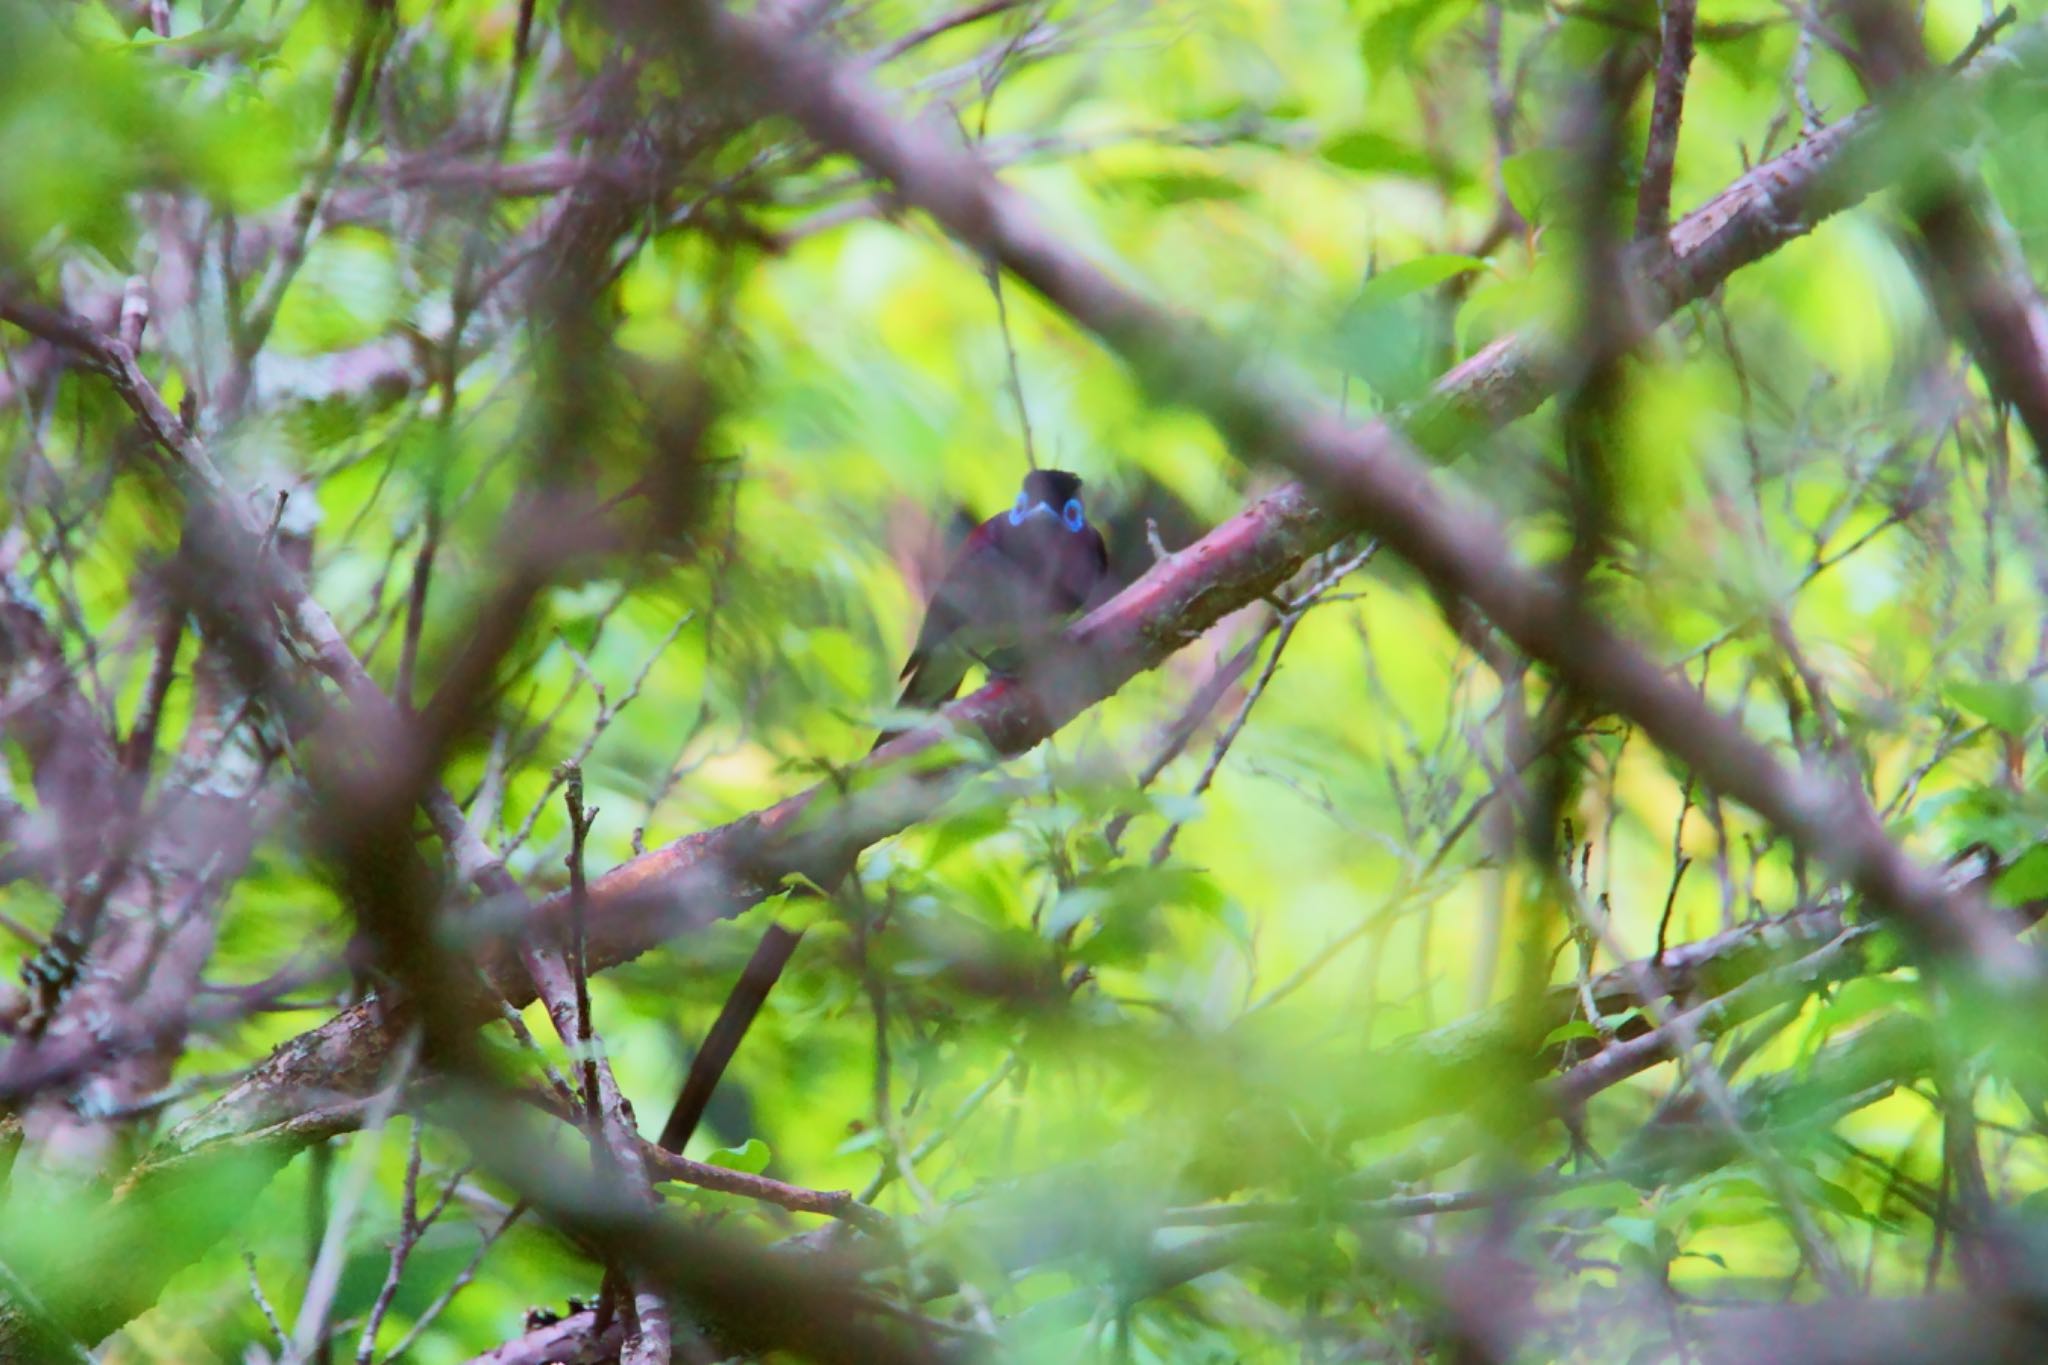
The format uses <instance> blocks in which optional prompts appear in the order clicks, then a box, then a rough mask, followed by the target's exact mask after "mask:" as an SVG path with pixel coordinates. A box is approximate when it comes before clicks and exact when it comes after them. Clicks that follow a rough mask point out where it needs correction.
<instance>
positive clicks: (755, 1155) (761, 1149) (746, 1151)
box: [706, 1137, 772, 1175]
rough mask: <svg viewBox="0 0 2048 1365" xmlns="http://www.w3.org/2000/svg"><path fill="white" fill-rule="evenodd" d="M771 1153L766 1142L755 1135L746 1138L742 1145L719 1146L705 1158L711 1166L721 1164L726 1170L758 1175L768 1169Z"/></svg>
mask: <svg viewBox="0 0 2048 1365" xmlns="http://www.w3.org/2000/svg"><path fill="white" fill-rule="evenodd" d="M771 1159H772V1154H771V1153H770V1152H769V1150H768V1144H767V1143H765V1142H763V1141H761V1139H759V1138H757V1137H750V1138H748V1139H747V1142H746V1145H745V1146H744V1147H721V1148H719V1149H718V1150H717V1151H715V1152H713V1153H712V1154H711V1155H710V1156H709V1157H708V1158H706V1160H707V1161H708V1162H709V1163H710V1164H711V1165H713V1166H723V1167H724V1168H725V1169H726V1170H728V1171H742V1172H745V1173H746V1174H747V1175H759V1174H761V1172H763V1171H765V1170H767V1169H768V1162H769V1161H770V1160H771Z"/></svg>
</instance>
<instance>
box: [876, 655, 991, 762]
mask: <svg viewBox="0 0 2048 1365" xmlns="http://www.w3.org/2000/svg"><path fill="white" fill-rule="evenodd" d="M966 677H967V663H966V660H965V659H962V660H960V661H958V662H957V663H956V662H954V661H952V660H950V659H948V658H947V657H946V655H945V653H944V652H943V651H942V652H941V653H939V654H937V655H931V654H913V655H911V656H910V662H909V663H907V664H905V665H904V666H903V680H904V681H903V695H902V696H900V697H898V698H897V699H896V709H897V710H898V711H931V710H935V709H937V708H938V707H941V706H944V705H945V704H946V703H947V702H949V701H951V700H953V698H954V697H956V696H958V695H959V693H960V684H961V682H962V681H963V680H964V679H965V678H966ZM904 733H906V731H905V730H904V729H903V728H902V727H900V726H899V727H897V728H894V729H889V730H884V731H882V732H881V733H880V734H878V735H876V736H875V742H874V743H873V744H872V745H870V746H869V747H868V752H869V753H873V752H874V751H875V750H876V749H879V748H881V747H882V746H883V745H884V744H887V743H888V742H889V741H890V740H892V739H895V738H896V737H897V736H898V735H901V734H904Z"/></svg>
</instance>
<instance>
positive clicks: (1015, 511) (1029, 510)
mask: <svg viewBox="0 0 2048 1365" xmlns="http://www.w3.org/2000/svg"><path fill="white" fill-rule="evenodd" d="M1031 517H1051V518H1052V519H1053V520H1054V521H1058V520H1059V519H1060V514H1059V513H1057V512H1055V511H1053V510H1052V504H1050V503H1045V502H1040V503H1034V504H1033V505H1032V506H1030V507H1012V508H1011V509H1010V525H1012V526H1022V525H1023V524H1024V523H1025V521H1026V520H1027V519H1029V518H1031Z"/></svg>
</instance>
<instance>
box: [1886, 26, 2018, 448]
mask: <svg viewBox="0 0 2048 1365" xmlns="http://www.w3.org/2000/svg"><path fill="white" fill-rule="evenodd" d="M2012 17H2013V11H2012V9H2011V7H2010V6H2008V7H2007V8H2006V10H2005V11H2004V12H2003V13H2002V14H2000V15H1997V16H1995V17H1994V18H1993V19H1992V20H1991V21H1990V22H1989V23H1987V25H1986V31H1987V32H1989V31H1994V30H1995V29H1996V28H1997V27H1998V26H2000V25H2003V24H2005V23H2007V22H2010V21H2011V19H2012ZM1849 18H1850V20H1851V22H1852V23H1853V24H1854V26H1855V29H1856V35H1857V38H1858V41H1859V43H1860V44H1861V47H1862V53H1861V56H1862V59H1863V60H1862V73H1863V79H1864V83H1865V84H1866V85H1867V86H1868V87H1869V88H1870V90H1871V93H1872V94H1873V95H1875V96H1877V97H1878V98H1879V99H1881V100H1882V101H1884V102H1885V103H1886V104H1887V105H1889V106H1893V107H1896V108H1897V109H1898V110H1899V112H1900V114H1901V115H1902V116H1906V117H1911V116H1913V115H1914V114H1915V113H1916V111H1919V112H1923V113H1924V110H1925V107H1926V105H1927V103H1928V91H1927V85H1928V82H1929V81H1930V80H1931V79H1932V78H1933V76H1934V67H1933V65H1932V63H1930V62H1929V61H1928V59H1927V51H1926V49H1925V48H1924V47H1923V46H1922V45H1921V41H1920V36H1919V34H1918V33H1916V32H1915V31H1914V28H1913V24H1912V21H1911V18H1910V16H1909V15H1908V14H1906V13H1904V12H1902V11H1901V10H1900V8H1899V7H1898V6H1897V5H1894V4H1890V3H1885V2H1884V0H1859V3H1857V4H1855V5H1852V6H1850V7H1849ZM1926 160H1927V164H1926V165H1925V166H1923V167H1920V168H1918V170H1919V176H1918V179H1919V181H1920V183H1919V184H1917V185H1909V186H1908V189H1907V199H1906V202H1907V205H1908V213H1909V214H1910V216H1911V218H1912V221H1913V226H1914V228H1915V230H1916V231H1917V232H1918V233H1919V236H1920V241H1921V244H1922V245H1923V247H1924V248H1925V250H1924V253H1923V254H1922V256H1921V259H1920V261H1919V262H1918V264H1919V266H1920V271H1921V274H1922V275H1924V276H1926V277H1927V284H1928V287H1929V290H1930V292H1931V293H1932V294H1933V295H1934V301H1935V303H1936V305H1937V307H1939V309H1940V310H1941V313H1942V316H1943V317H1944V319H1945V320H1946V321H1947V322H1948V324H1949V326H1950V327H1951V329H1952V330H1954V331H1955V332H1956V333H1957V334H1958V335H1959V336H1960V337H1961V339H1962V340H1963V341H1964V342H1965V343H1966V344H1967V345H1968V346H1969V348H1970V352H1971V354H1972V355H1973V356H1974V357H1975V358H1976V361H1977V364H1978V367H1979V368H1981V369H1982V370H1983V371H1984V377H1985V378H1986V379H1987V380H1988V381H1989V382H1990V384H1991V390H1992V392H1993V393H1994V394H1996V395H1997V396H1998V397H1999V398H2001V399H2003V400H2004V401H2005V402H2007V403H2010V404H2012V406H2013V409H2014V411H2016V412H2017V413H2018V414H2019V417H2020V421H2021V422H2022V423H2023V424H2025V426H2026V428H2027V435H2028V436H2030V437H2032V438H2033V442H2034V454H2035V458H2036V459H2037V460H2040V461H2042V462H2043V464H2044V467H2048V302H2044V301H2043V299H2042V297H2041V292H2040V290H2039V289H2038V288H2036V287H2035V284H2034V281H2033V279H2032V277H2031V276H2030V275H2029V273H2028V270H2027V264H2026V261H2025V260H2024V259H2023V258H2022V256H2021V254H2020V252H2019V250H2018V248H2017V247H2016V246H2015V245H2014V244H2013V242H2012V241H2011V235H2010V233H2009V232H2002V231H2000V226H2001V225H2000V222H1999V219H1998V215H1997V210H1996V208H1995V207H1994V206H1993V205H1992V203H1991V200H1990V197H1989V196H1988V195H1987V194H1985V192H1984V190H1983V188H1982V187H1981V186H1979V185H1977V184H1974V183H1972V182H1971V181H1970V180H1968V179H1966V178H1965V177H1964V175H1963V172H1962V171H1961V169H1960V168H1959V167H1958V166H1957V164H1956V162H1955V159H1954V158H1953V157H1952V156H1950V155H1949V154H1948V153H1946V152H1936V153H1935V154H1934V155H1932V156H1930V157H1928V158H1927V159H1926Z"/></svg>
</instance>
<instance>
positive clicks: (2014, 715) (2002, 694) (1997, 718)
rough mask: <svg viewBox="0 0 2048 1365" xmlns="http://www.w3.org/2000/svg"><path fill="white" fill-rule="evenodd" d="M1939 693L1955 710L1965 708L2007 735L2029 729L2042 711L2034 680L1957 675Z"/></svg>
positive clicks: (2039, 690)
mask: <svg viewBox="0 0 2048 1365" xmlns="http://www.w3.org/2000/svg"><path fill="white" fill-rule="evenodd" d="M1941 695H1942V696H1943V698H1945V699H1946V700H1947V701H1948V703H1949V704H1950V705H1951V706H1953V707H1955V708H1956V709H1957V710H1959V711H1967V712H1968V713H1969V714H1971V715H1973V716H1975V717H1977V718H1978V719H1979V720H1982V721H1985V722H1986V723H1988V724H1990V725H1992V726H1994V727H1996V728H1997V729H2000V730H2003V731H2004V732H2005V733H2006V734H2008V735H2024V734H2026V733H2027V732H2028V731H2029V730H2032V729H2033V728H2034V720H2035V718H2036V717H2037V716H2039V715H2040V713H2041V710H2042V695H2041V687H2040V685H2039V684H2038V683H2034V682H2000V681H1996V680H1986V679H1967V678H1958V679H1956V680H1955V681H1952V682H1950V683H1949V684H1947V685H1946V686H1945V687H1943V688H1942V689H1941Z"/></svg>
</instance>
